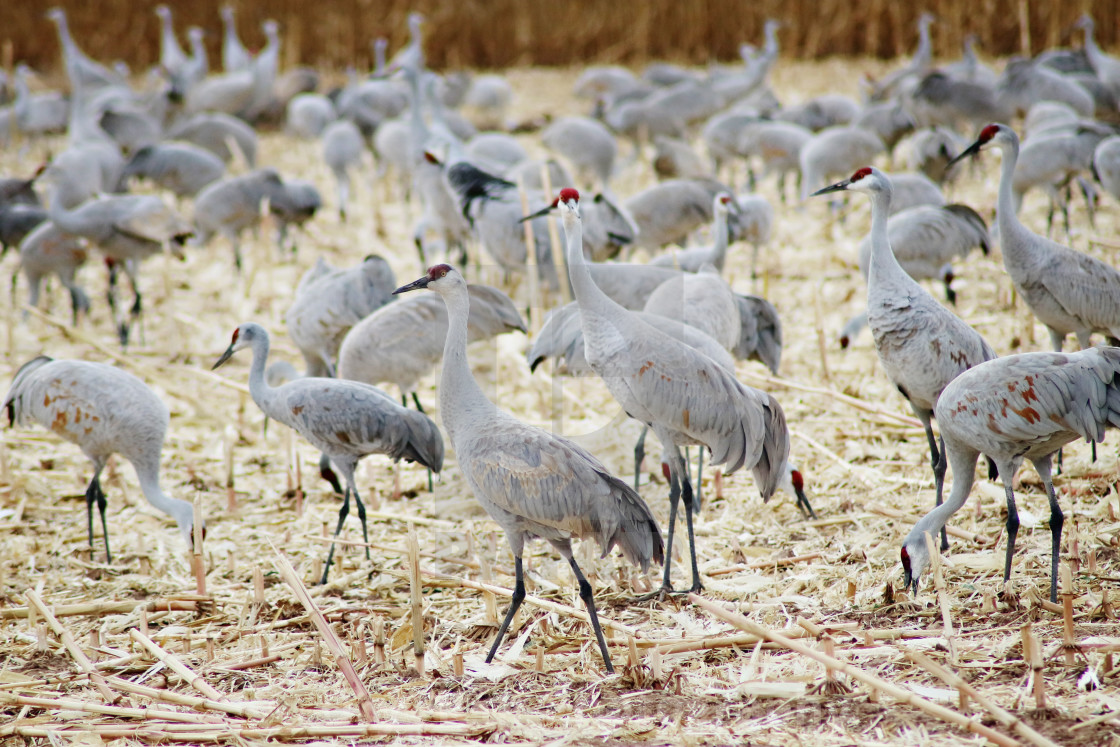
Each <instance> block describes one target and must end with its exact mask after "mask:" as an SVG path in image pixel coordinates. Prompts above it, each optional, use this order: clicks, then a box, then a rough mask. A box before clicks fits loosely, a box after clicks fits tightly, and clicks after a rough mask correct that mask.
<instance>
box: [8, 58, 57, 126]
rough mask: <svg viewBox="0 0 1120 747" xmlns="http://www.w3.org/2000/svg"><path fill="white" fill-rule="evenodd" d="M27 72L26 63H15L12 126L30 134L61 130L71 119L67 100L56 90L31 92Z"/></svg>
mask: <svg viewBox="0 0 1120 747" xmlns="http://www.w3.org/2000/svg"><path fill="white" fill-rule="evenodd" d="M30 73H31V70H30V68H28V67H27V65H23V64H20V65H16V72H15V90H16V97H15V101H13V102H12V109H11V111H12V113H13V114H14V115H15V129H16V130H19V131H20V132H22V133H24V134H26V135H32V136H34V135H43V134H49V133H55V132H62V131H63V130H65V129H66V125H67V123H68V122H69V121H70V102H69V101H67V100H66V98H65V97H63V95H62V94H61V93H59V92H58V91H47V92H43V93H31V90H30V88H29V87H28V84H27V78H28V75H30ZM11 125H12V123H9V128H10V127H11ZM7 134H8V133H7V132H5V133H4V135H5V136H6V135H7Z"/></svg>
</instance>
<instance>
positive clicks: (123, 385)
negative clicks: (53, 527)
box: [4, 355, 194, 562]
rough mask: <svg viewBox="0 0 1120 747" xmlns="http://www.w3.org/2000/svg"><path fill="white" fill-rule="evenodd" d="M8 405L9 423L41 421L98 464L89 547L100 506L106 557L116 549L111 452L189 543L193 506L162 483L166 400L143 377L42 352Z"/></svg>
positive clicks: (22, 372) (22, 373)
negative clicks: (108, 476) (108, 474)
mask: <svg viewBox="0 0 1120 747" xmlns="http://www.w3.org/2000/svg"><path fill="white" fill-rule="evenodd" d="M4 408H5V409H6V410H7V412H8V421H9V423H10V424H11V425H16V424H19V425H26V424H28V423H30V422H36V423H38V424H40V425H42V426H43V427H44V428H47V429H49V430H51V431H52V432H53V433H55V434H56V435H58V436H61V437H62V438H64V439H66V440H67V441H69V442H71V443H74V444H77V445H78V447H79V448H81V450H82V453H83V454H85V455H86V457H88V458H89V460H90V461H91V462H93V479H92V480H91V481H90V484H89V487H88V488H87V489H86V514H87V526H88V530H89V545H90V548H91V549H92V548H93V506H94V504H95V503H96V504H97V509H98V511H99V512H100V514H101V528H102V531H103V534H104V535H105V556H106V559H107V560H108V561H109V562H112V554H111V553H110V551H109V529H108V526H107V525H106V521H105V508H106V500H105V493H104V491H103V490H102V489H101V472H102V470H103V469H105V465H106V463H107V462H108V459H109V457H110V456H111V455H113V454H120V455H121V456H122V457H124V458H125V459H127V460H128V461H129V462H131V463H132V466H133V468H134V469H135V470H136V477H137V479H138V480H139V481H140V490H141V491H142V492H143V493H144V497H145V498H146V499H147V500H148V503H150V504H151V505H152V506H154V507H155V508H157V509H159V510H160V511H162V512H164V513H165V514H168V515H169V516H171V518H173V519H174V520H175V523H176V524H177V525H178V527H179V532H180V534H181V535H182V536H183V538H184V539H185V540H186V541H187V542H188V543H190V542H191V531H192V527H193V526H194V507H193V506H192V505H191V504H190V503H188V502H187V501H183V500H179V499H177V498H171V497H170V496H168V495H167V494H165V493H164V492H163V490H162V489H161V488H160V485H159V467H160V454H161V452H162V451H163V439H164V437H165V436H166V434H167V425H168V421H169V414H168V410H167V405H165V404H164V403H163V401H162V400H160V398H159V397H157V396H156V395H155V393H154V392H152V390H151V389H149V388H148V386H147V385H146V384H144V382H142V381H141V380H140V379H138V378H136V377H135V376H133V375H132V374H130V373H127V372H126V371H122V370H120V369H119V368H114V367H113V366H107V365H105V364H103V363H91V362H87V361H77V360H54V359H52V358H49V357H47V356H45V355H41V356H39V357H38V358H35V359H34V360H31V361H29V362H27V363H25V364H24V365H23V366H22V367H21V368H20V369H19V371H18V372H17V373H16V376H15V380H14V381H13V382H12V386H11V388H9V389H8V393H7V395H6V396H5V397H4Z"/></svg>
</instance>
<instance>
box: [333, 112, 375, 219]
mask: <svg viewBox="0 0 1120 747" xmlns="http://www.w3.org/2000/svg"><path fill="white" fill-rule="evenodd" d="M364 151H365V141H364V140H362V133H361V132H359V131H358V126H357V125H355V124H354V123H353V122H351V121H350V120H348V119H339V120H335V121H334V122H331V123H330V124H329V125H327V127H326V129H324V130H323V160H325V161H326V162H327V167H328V168H330V170H331V173H333V174H334V179H335V183H336V184H337V185H338V216H339V218H341V219H342V220H344V221H345V220H346V206H347V203H349V201H350V169H351V168H361V165H362V153H363V152H364Z"/></svg>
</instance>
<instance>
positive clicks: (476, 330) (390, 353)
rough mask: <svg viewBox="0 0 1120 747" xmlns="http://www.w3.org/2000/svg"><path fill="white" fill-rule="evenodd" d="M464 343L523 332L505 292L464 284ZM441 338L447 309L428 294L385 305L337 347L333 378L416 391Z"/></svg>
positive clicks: (435, 357) (435, 359)
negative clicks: (467, 301) (466, 313)
mask: <svg viewBox="0 0 1120 747" xmlns="http://www.w3.org/2000/svg"><path fill="white" fill-rule="evenodd" d="M467 290H468V292H469V294H470V318H469V319H468V320H467V322H468V323H467V341H468V342H478V341H480V340H488V339H490V338H491V337H495V336H497V335H500V334H502V333H504V332H512V331H513V330H520V331H522V332H524V331H525V330H526V327H525V322H524V320H522V318H521V315H520V314H519V313H518V312H517V309H516V307H514V305H513V301H511V300H510V299H509V296H507V295H506V294H505V293H502V292H501V291H500V290H498V289H497V288H491V287H490V286H488V285H468V286H467ZM446 337H447V309H446V307H445V305H444V303H443V301H442V300H440V299H439V298H437V297H436V296H433V295H420V296H413V297H408V298H403V299H401V300H399V301H397V302H395V303H391V304H387V305H385V306H383V307H381V308H380V309H378V310H377V311H375V312H373V313H372V314H370V315H369V316H367V317H366V318H365V319H363V320H362V321H360V322H358V323H357V324H356V325H354V326H353V327H352V328H351V329H350V331H349V332H347V333H346V337H345V338H343V340H342V345H341V347H340V348H339V351H338V376H339V378H342V379H353V380H354V381H364V382H366V383H367V384H381V383H384V382H391V383H393V384H396V385H397V387H398V388H399V389H400V391H401V397H402V398H403V397H404V395H405V394H407V393H409V392H415V391H416V385H417V383H418V382H419V380H420V379H421V378H422V377H424V376H427V375H428V373H430V372H431V370H432V369H433V368H434V367H435V365H436V364H437V363H439V361H440V359H441V357H442V356H443V343H444V339H445V338H446Z"/></svg>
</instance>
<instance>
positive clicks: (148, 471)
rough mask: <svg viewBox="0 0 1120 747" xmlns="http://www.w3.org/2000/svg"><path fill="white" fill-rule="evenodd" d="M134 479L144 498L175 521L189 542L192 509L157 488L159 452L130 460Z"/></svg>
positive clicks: (187, 504)
mask: <svg viewBox="0 0 1120 747" xmlns="http://www.w3.org/2000/svg"><path fill="white" fill-rule="evenodd" d="M132 467H133V469H135V470H136V479H137V480H138V481H139V482H140V490H141V492H143V493H144V498H146V499H147V501H148V503H150V504H152V506H154V507H155V508H158V509H159V510H160V511H163V512H164V513H165V514H167V515H169V516H171V518H173V519H175V523H176V524H178V525H179V531H180V532H181V533H182V534H183V536H184V538H185V539H187V540H188V541H189V540H190V530H191V526H193V524H194V507H193V506H191V504H189V503H187V502H186V501H183V500H179V499H178V498H172V497H171V496H169V495H167V494H166V493H164V492H163V489H162V488H161V487H160V486H159V450H158V449H157V450H154V453H152V454H145V455H144V456H143V457H139V458H136V459H133V460H132Z"/></svg>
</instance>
